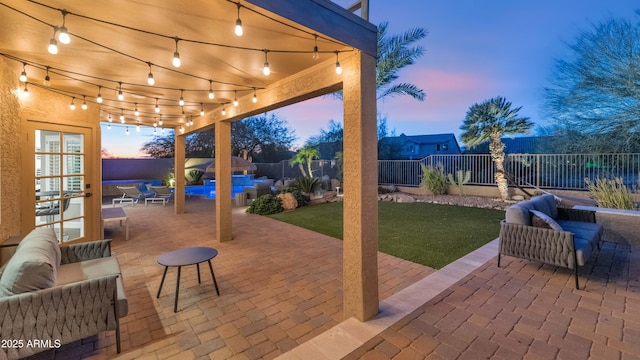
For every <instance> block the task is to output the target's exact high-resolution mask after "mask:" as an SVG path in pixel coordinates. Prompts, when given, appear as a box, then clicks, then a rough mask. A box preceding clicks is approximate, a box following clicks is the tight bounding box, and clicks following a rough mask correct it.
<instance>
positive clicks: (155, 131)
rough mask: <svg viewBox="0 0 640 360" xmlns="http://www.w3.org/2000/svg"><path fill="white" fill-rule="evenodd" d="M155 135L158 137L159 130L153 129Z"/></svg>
mask: <svg viewBox="0 0 640 360" xmlns="http://www.w3.org/2000/svg"><path fill="white" fill-rule="evenodd" d="M153 135H158V129H157V128H155V127H154V128H153Z"/></svg>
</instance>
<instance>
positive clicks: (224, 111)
mask: <svg viewBox="0 0 640 360" xmlns="http://www.w3.org/2000/svg"><path fill="white" fill-rule="evenodd" d="M222 115H227V110H225V109H224V104H222Z"/></svg>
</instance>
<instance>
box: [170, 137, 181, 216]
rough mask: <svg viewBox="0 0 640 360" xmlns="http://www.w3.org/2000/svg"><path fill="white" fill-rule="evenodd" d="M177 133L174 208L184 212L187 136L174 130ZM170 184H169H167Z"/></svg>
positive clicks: (178, 212)
mask: <svg viewBox="0 0 640 360" xmlns="http://www.w3.org/2000/svg"><path fill="white" fill-rule="evenodd" d="M174 133H175V149H174V151H173V153H174V157H173V161H174V164H173V174H174V175H175V177H176V183H175V188H174V189H173V191H174V194H173V209H174V212H175V213H176V214H183V213H184V186H185V185H186V184H185V178H184V163H185V152H186V136H184V135H178V129H177V128H176V129H175V130H174ZM167 185H168V184H167Z"/></svg>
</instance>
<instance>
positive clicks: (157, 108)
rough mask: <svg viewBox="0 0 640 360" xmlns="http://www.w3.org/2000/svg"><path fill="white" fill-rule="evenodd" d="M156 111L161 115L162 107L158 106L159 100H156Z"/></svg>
mask: <svg viewBox="0 0 640 360" xmlns="http://www.w3.org/2000/svg"><path fill="white" fill-rule="evenodd" d="M154 110H155V112H156V113H160V107H159V106H158V98H156V107H155V109H154Z"/></svg>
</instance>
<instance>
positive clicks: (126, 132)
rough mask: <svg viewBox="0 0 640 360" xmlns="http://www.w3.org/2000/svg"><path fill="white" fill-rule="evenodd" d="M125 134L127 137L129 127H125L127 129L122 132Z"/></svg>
mask: <svg viewBox="0 0 640 360" xmlns="http://www.w3.org/2000/svg"><path fill="white" fill-rule="evenodd" d="M124 133H125V134H127V135H129V127H128V126H127V129H126V130H125V131H124Z"/></svg>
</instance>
